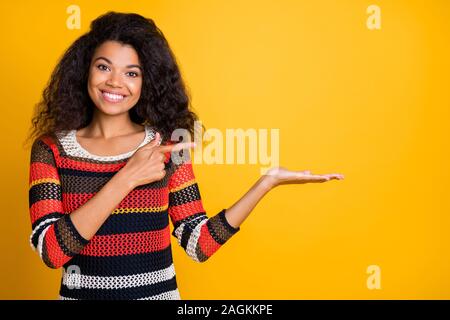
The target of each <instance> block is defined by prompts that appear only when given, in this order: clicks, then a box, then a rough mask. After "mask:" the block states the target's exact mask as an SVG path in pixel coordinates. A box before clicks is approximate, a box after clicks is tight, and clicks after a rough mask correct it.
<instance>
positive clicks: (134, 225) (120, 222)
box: [29, 126, 239, 300]
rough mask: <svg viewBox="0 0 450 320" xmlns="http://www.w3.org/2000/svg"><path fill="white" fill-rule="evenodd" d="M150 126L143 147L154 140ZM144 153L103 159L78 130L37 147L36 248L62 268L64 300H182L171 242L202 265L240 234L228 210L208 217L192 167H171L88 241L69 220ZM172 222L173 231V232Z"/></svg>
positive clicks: (33, 166) (32, 205) (33, 187)
mask: <svg viewBox="0 0 450 320" xmlns="http://www.w3.org/2000/svg"><path fill="white" fill-rule="evenodd" d="M154 135H155V130H154V129H153V128H152V127H150V126H145V139H144V140H143V141H142V143H141V144H140V145H139V147H140V146H142V145H144V144H146V143H148V142H149V141H151V140H152V139H153V138H154ZM136 150H137V149H135V150H133V151H130V152H128V153H124V154H120V155H116V156H97V155H93V154H91V153H89V152H88V151H87V150H85V149H83V147H82V146H81V145H80V144H79V143H78V142H77V139H76V131H75V130H67V131H59V132H57V133H56V136H55V137H54V138H52V137H50V136H46V137H43V138H40V139H37V140H35V141H34V143H33V146H32V149H31V157H30V173H29V211H30V218H31V224H32V233H31V236H30V244H31V246H32V248H33V249H34V250H35V251H37V252H38V253H39V256H40V258H41V259H42V261H43V262H44V263H45V264H46V265H47V266H48V267H50V268H55V269H56V268H61V267H62V268H63V272H62V278H61V286H60V291H59V299H95V300H117V299H127V300H128V299H180V294H179V291H178V287H177V282H176V275H175V269H174V265H173V259H172V251H171V241H170V235H172V236H174V237H176V239H177V242H178V244H179V245H180V246H181V247H182V248H183V249H184V251H185V252H186V253H187V254H188V255H189V256H190V257H191V258H192V259H193V260H195V261H198V262H203V261H206V260H207V259H208V258H209V257H211V255H212V254H214V253H215V252H216V251H217V250H218V249H219V248H220V247H221V246H222V245H223V244H224V243H225V242H226V241H228V239H230V238H231V236H233V235H234V234H235V233H236V232H237V231H239V228H234V227H233V226H231V225H230V224H229V223H228V222H227V220H226V217H225V209H223V210H222V211H220V212H219V213H218V214H216V215H214V216H212V217H208V216H207V215H206V213H205V210H204V208H203V205H202V200H201V197H200V192H199V188H198V185H197V183H196V180H195V176H194V172H193V169H192V164H191V163H190V162H186V161H185V162H182V163H178V162H177V161H172V159H171V157H170V154H167V157H166V161H165V169H166V175H165V177H164V178H163V179H162V180H160V181H155V182H152V183H149V184H146V185H141V186H138V187H136V188H134V189H133V190H132V191H131V192H130V193H129V194H128V195H127V196H126V197H125V198H124V199H123V200H122V201H121V202H120V204H119V205H118V206H117V207H116V208H115V209H114V211H112V212H111V214H110V216H109V217H108V218H107V220H106V221H105V222H104V224H103V225H102V226H101V227H100V229H99V230H98V231H97V233H96V234H95V236H94V237H93V238H92V239H90V240H87V239H84V238H83V237H82V236H81V234H80V233H79V232H78V231H77V229H76V228H75V226H74V224H73V223H72V221H71V218H70V213H71V212H72V211H74V210H76V209H77V208H79V207H80V206H82V205H83V204H84V203H86V202H87V201H89V199H90V198H92V197H93V196H94V195H95V194H96V192H98V191H99V190H100V189H101V188H102V186H104V185H105V184H106V183H107V182H108V181H109V180H110V179H111V177H112V176H114V174H115V173H117V172H118V171H119V170H120V169H121V168H122V167H123V166H124V165H125V164H126V162H127V160H128V159H129V157H130V156H131V155H132V154H133V153H134V152H135V151H136ZM169 220H170V221H171V222H172V224H173V232H172V233H170V229H169Z"/></svg>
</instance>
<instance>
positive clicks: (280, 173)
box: [266, 167, 344, 186]
mask: <svg viewBox="0 0 450 320" xmlns="http://www.w3.org/2000/svg"><path fill="white" fill-rule="evenodd" d="M266 175H267V177H268V178H269V179H271V180H272V184H273V185H274V186H277V185H280V184H294V183H295V184H296V183H310V182H326V181H330V180H333V179H336V180H342V179H344V175H342V174H339V173H329V174H312V173H311V171H309V170H304V171H294V170H288V169H286V168H283V167H274V168H271V169H269V170H268V171H267V172H266Z"/></svg>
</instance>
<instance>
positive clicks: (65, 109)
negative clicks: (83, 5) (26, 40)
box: [29, 11, 198, 139]
mask: <svg viewBox="0 0 450 320" xmlns="http://www.w3.org/2000/svg"><path fill="white" fill-rule="evenodd" d="M108 40H113V41H118V42H120V43H122V44H126V45H131V46H132V47H133V48H134V49H135V50H136V52H137V54H138V57H139V60H140V62H141V64H142V66H143V81H142V90H141V96H140V98H139V100H138V102H137V103H136V105H135V106H133V107H132V108H131V109H130V110H129V115H130V119H131V120H132V121H133V122H135V123H138V124H141V125H145V124H149V125H152V126H153V127H154V128H155V129H156V130H158V131H159V132H160V134H161V135H162V137H163V139H170V136H171V134H172V131H173V130H174V129H176V128H183V129H187V130H189V132H190V133H191V134H193V133H194V132H193V130H194V122H195V120H197V119H198V117H197V115H196V114H195V113H194V112H193V111H191V110H190V105H191V103H190V97H189V95H188V93H187V90H186V86H185V84H184V82H183V79H182V78H181V74H180V70H179V67H178V65H177V62H176V58H175V56H174V54H173V52H172V50H171V49H170V47H169V44H168V42H167V40H166V38H165V37H164V35H163V33H162V32H161V30H160V29H159V28H158V27H157V26H156V24H155V23H154V21H153V20H152V19H149V18H145V17H143V16H141V15H139V14H136V13H118V12H112V11H110V12H107V13H105V14H103V15H101V16H99V17H98V18H97V19H95V20H93V21H92V22H91V25H90V31H89V32H87V33H85V34H84V35H82V36H80V37H79V38H78V39H77V40H76V41H75V42H74V43H73V44H72V45H71V46H70V47H69V48H68V49H67V51H66V52H65V53H64V54H63V55H62V57H61V58H60V60H59V62H58V64H57V65H56V67H55V69H54V70H53V72H52V74H51V78H50V80H49V82H48V83H47V86H46V88H45V89H44V91H43V94H42V99H41V101H40V102H39V103H38V104H37V105H36V110H35V114H34V116H33V119H32V121H31V122H32V126H31V133H30V135H29V139H33V138H40V137H42V136H44V135H50V136H55V132H56V131H58V130H72V129H80V128H83V127H85V126H87V125H88V124H89V123H90V121H91V120H92V116H93V111H94V108H95V105H94V103H93V102H92V100H91V98H90V96H89V94H88V90H87V81H88V76H89V67H90V63H91V59H92V56H93V54H94V51H95V49H96V48H97V47H98V46H99V45H101V44H102V43H103V42H105V41H108Z"/></svg>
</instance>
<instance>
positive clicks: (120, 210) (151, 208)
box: [112, 204, 169, 214]
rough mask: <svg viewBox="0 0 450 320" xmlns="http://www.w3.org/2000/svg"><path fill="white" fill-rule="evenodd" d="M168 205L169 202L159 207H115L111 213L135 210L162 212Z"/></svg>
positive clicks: (132, 211)
mask: <svg viewBox="0 0 450 320" xmlns="http://www.w3.org/2000/svg"><path fill="white" fill-rule="evenodd" d="M168 207H169V204H166V205H164V206H161V207H144V208H117V209H115V210H114V211H113V212H112V214H123V213H135V212H139V213H142V212H162V211H164V210H167V208H168Z"/></svg>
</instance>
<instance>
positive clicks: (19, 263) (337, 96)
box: [0, 0, 450, 299]
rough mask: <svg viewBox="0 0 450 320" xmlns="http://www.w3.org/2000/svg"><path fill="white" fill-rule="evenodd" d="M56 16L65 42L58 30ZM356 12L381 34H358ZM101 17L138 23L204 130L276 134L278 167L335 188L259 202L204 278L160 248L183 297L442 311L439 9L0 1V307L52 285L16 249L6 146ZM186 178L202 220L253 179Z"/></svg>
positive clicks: (54, 276) (25, 234) (48, 291)
mask: <svg viewBox="0 0 450 320" xmlns="http://www.w3.org/2000/svg"><path fill="white" fill-rule="evenodd" d="M71 4H77V5H79V6H80V8H81V29H80V30H69V29H68V28H67V27H66V19H67V17H68V14H67V13H66V8H67V7H68V6H69V5H71ZM371 4H376V5H378V6H379V7H380V8H381V19H382V20H381V23H382V25H381V26H382V28H381V30H369V29H368V28H367V27H366V20H367V18H368V14H367V13H366V9H367V7H368V6H369V5H371ZM109 10H115V11H122V12H137V13H140V14H142V15H144V16H147V17H150V18H152V19H154V20H155V22H156V24H157V25H158V26H159V27H160V28H161V30H162V31H163V32H164V34H165V36H166V37H167V39H168V40H169V43H170V44H171V46H172V48H173V50H174V52H175V54H176V56H177V58H178V61H179V64H180V67H181V69H182V73H183V76H184V79H185V81H186V83H187V85H188V87H189V89H190V92H191V94H192V98H193V100H192V103H193V106H194V108H195V110H196V111H197V112H198V114H199V116H200V118H201V120H202V121H203V123H204V124H205V125H206V127H207V128H219V129H221V130H225V129H226V128H244V129H248V128H256V129H258V128H267V129H270V128H279V129H280V164H281V165H283V166H285V167H288V168H290V169H297V170H311V171H312V172H313V173H332V172H338V173H342V174H344V175H345V180H343V181H336V180H333V181H331V182H328V183H324V184H307V185H289V186H281V187H279V188H277V189H275V190H273V191H271V192H270V193H269V194H268V195H267V196H266V197H265V198H264V199H263V200H262V201H261V203H260V204H258V206H257V207H256V209H255V210H254V211H253V212H252V214H251V215H250V217H249V218H248V219H247V220H246V221H245V222H244V223H243V224H242V226H241V231H240V232H239V233H238V234H237V235H235V237H233V238H232V239H231V240H230V241H229V242H228V243H227V244H225V245H224V247H222V248H221V249H220V250H219V251H218V252H217V253H216V254H215V255H214V256H213V257H212V258H211V259H210V260H209V261H207V262H206V263H203V264H199V263H196V262H194V261H192V260H191V259H190V258H189V257H188V256H187V255H186V254H185V253H184V251H183V250H182V249H181V248H180V247H179V246H178V245H177V243H176V242H175V238H172V241H173V242H172V243H173V248H174V260H175V266H176V271H177V279H178V285H179V289H180V293H181V297H182V298H184V299H200V298H201V299H253V298H254V299H413V298H423V299H431V298H435V299H444V298H445V299H449V298H450V273H449V270H450V258H449V243H450V236H449V232H448V230H449V226H450V218H449V212H450V210H449V209H450V205H449V202H448V199H449V181H450V180H449V178H450V175H449V173H450V170H449V147H450V142H449V122H450V111H449V108H450V94H449V92H450V90H449V88H450V72H449V71H450V68H449V66H450V63H449V57H450V46H449V44H450V41H449V37H450V27H449V26H450V23H449V22H448V21H450V2H449V1H446V0H442V1H413V0H404V1H400V0H397V1H381V0H379V1H363V0H354V1H331V0H329V1H294V0H291V1H286V0H285V1H275V0H274V1H260V0H258V1H238V0H233V1H206V0H205V1H167V0H164V1H107V2H105V1H95V2H94V1H81V0H80V1H76V2H70V1H53V2H52V1H23V0H17V1H9V2H6V1H2V2H1V4H0V30H1V31H0V32H1V39H2V41H1V72H2V74H1V77H0V81H1V85H0V88H1V96H2V103H1V106H2V108H1V112H2V114H1V117H0V128H1V134H0V139H1V146H2V154H1V166H0V170H1V177H2V182H1V183H0V188H1V190H0V195H1V204H2V206H1V207H2V209H1V229H0V234H1V240H0V245H1V248H0V257H1V267H0V298H3V299H19V298H20V299H55V298H56V297H57V294H58V288H59V281H60V270H52V269H49V268H47V267H46V266H45V265H44V264H43V263H42V262H41V261H40V260H39V258H38V256H37V254H36V253H34V252H33V251H32V250H31V248H30V246H29V242H28V239H29V235H30V233H31V224H30V221H29V213H28V163H29V151H30V150H29V148H26V147H24V146H23V141H24V139H25V137H26V134H27V130H28V127H29V125H30V118H31V114H32V110H33V106H34V105H35V103H36V102H37V101H38V100H39V98H40V95H41V92H42V90H43V88H44V86H45V84H46V82H47V80H48V78H49V76H50V73H51V71H52V69H53V68H54V66H55V64H56V62H57V60H58V58H59V57H60V56H61V55H62V53H63V52H64V51H65V50H66V49H67V47H68V46H69V45H70V44H71V43H72V42H73V41H74V40H75V39H76V38H77V37H79V36H80V35H81V34H83V33H84V32H85V31H87V30H88V28H89V23H90V21H92V20H93V19H95V18H96V17H97V16H99V15H100V14H102V13H104V12H106V11H109ZM195 170H196V171H195V172H196V176H197V179H198V182H199V186H200V191H201V195H202V197H203V201H204V205H205V208H206V210H207V212H208V215H210V216H211V215H213V214H216V213H217V212H218V211H219V210H220V209H221V208H224V207H229V206H231V205H232V204H233V203H234V201H236V200H237V199H238V198H239V197H240V196H242V195H243V194H244V192H245V191H246V190H247V189H248V188H249V187H250V186H251V185H252V183H253V182H254V181H256V180H257V178H258V177H259V165H196V167H195ZM369 265H378V266H380V268H381V289H380V290H369V289H368V288H367V286H366V280H367V277H368V274H367V273H366V269H367V267H368V266H369Z"/></svg>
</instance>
